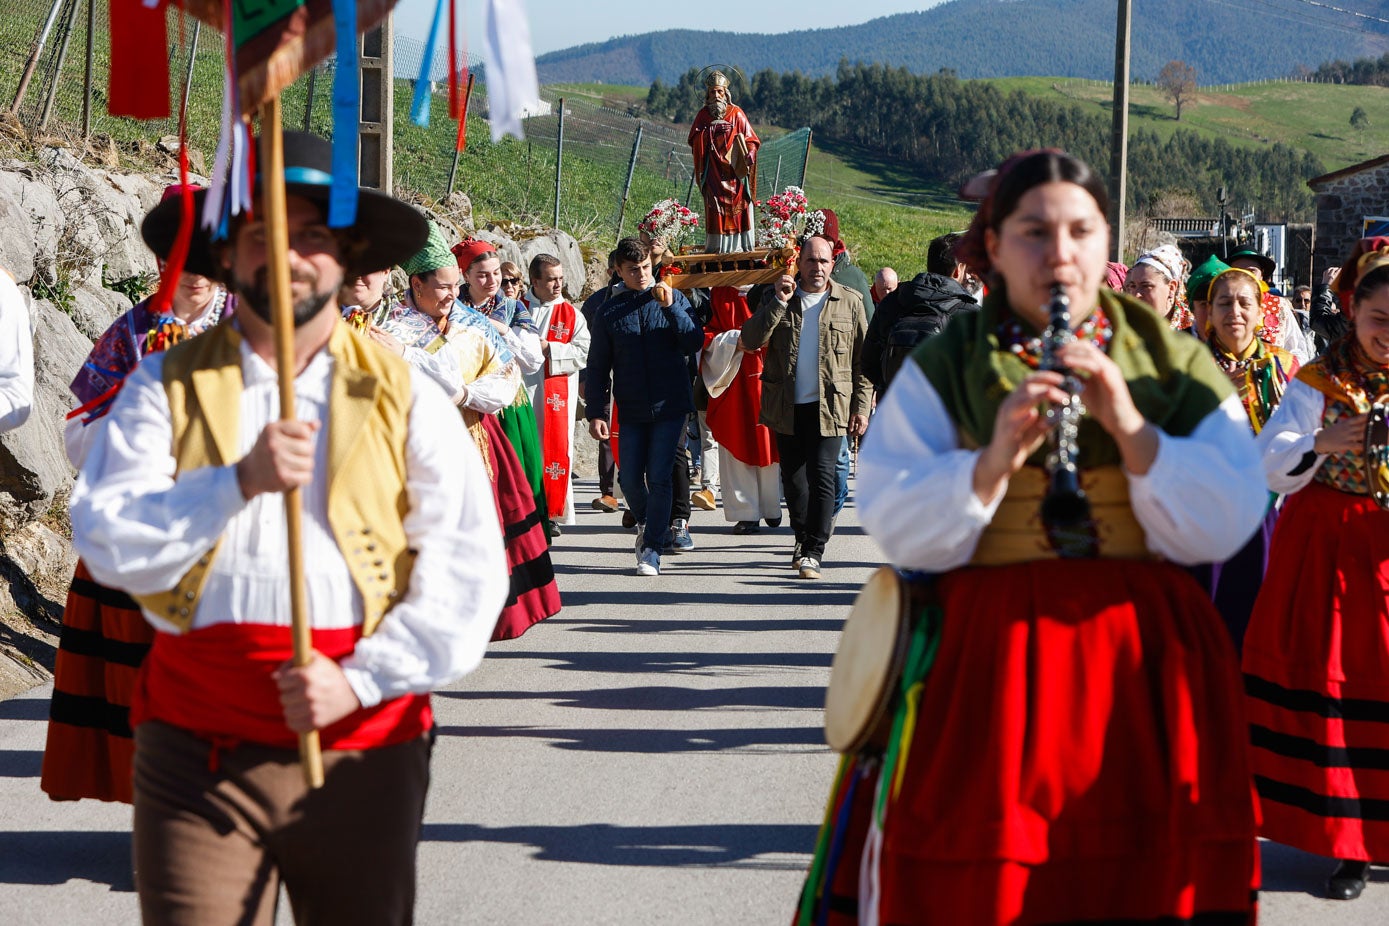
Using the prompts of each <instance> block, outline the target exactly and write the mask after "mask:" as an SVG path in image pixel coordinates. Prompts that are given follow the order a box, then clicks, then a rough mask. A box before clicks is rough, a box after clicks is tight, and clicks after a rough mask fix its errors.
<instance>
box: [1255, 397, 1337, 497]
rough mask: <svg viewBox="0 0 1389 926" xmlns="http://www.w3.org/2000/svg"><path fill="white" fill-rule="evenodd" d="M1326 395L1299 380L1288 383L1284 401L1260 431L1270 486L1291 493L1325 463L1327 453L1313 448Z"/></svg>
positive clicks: (1258, 444) (1258, 443) (1261, 446)
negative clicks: (1318, 451)
mask: <svg viewBox="0 0 1389 926" xmlns="http://www.w3.org/2000/svg"><path fill="white" fill-rule="evenodd" d="M1325 407H1326V397H1325V396H1323V395H1322V394H1321V392H1319V391H1318V390H1317V389H1316V388H1315V387H1313V386H1309V385H1308V384H1306V383H1304V382H1303V381H1302V380H1300V379H1294V380H1293V381H1292V382H1290V383H1288V389H1287V391H1286V392H1284V393H1283V401H1282V402H1281V403H1279V405H1278V408H1277V409H1275V410H1274V412H1273V415H1272V416H1271V417H1270V418H1269V419H1268V424H1265V425H1264V429H1263V430H1262V431H1260V432H1259V437H1258V440H1257V446H1258V448H1259V454H1260V456H1261V457H1262V458H1263V464H1264V472H1265V473H1266V474H1267V476H1268V484H1269V488H1271V489H1273V491H1275V492H1278V493H1279V494H1281V495H1291V494H1292V493H1294V492H1296V491H1298V490H1299V489H1301V488H1303V487H1305V486H1306V485H1307V483H1309V482H1311V481H1312V477H1313V476H1315V475H1316V474H1317V470H1318V469H1320V468H1321V465H1322V464H1323V463H1325V462H1326V457H1327V454H1324V453H1317V452H1316V451H1315V450H1313V449H1312V445H1313V443H1315V441H1316V439H1317V432H1319V431H1320V430H1321V421H1322V412H1323V411H1324V409H1325Z"/></svg>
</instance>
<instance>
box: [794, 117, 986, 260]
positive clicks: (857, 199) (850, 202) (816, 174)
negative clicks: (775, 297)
mask: <svg viewBox="0 0 1389 926" xmlns="http://www.w3.org/2000/svg"><path fill="white" fill-rule="evenodd" d="M805 188H806V197H807V198H808V199H809V200H810V205H811V207H812V208H825V207H828V208H830V209H833V210H834V211H835V214H836V215H838V216H839V229H840V235H841V237H842V238H843V239H844V243H845V244H846V245H848V247H849V252H850V254H851V255H852V256H853V258H854V262H855V263H857V264H858V265H859V266H860V267H861V268H863V271H864V272H865V273H867V274H868V275H869V277H870V278H871V277H872V275H873V274H874V273H875V272H876V271H877V270H878V268H880V267H893V268H895V269H896V270H897V271H898V274H899V275H902V276H907V277H909V276H911V275H913V274H916V273H919V272H921V271H922V270H924V269H925V268H926V245H927V244H929V243H930V241H931V239H932V238H934V237H936V236H937V235H942V234H944V233H946V232H948V231H959V230H961V229H963V228H964V227H965V226H966V225H968V224H969V220H970V216H972V215H973V214H974V207H973V205H972V204H969V203H963V202H960V201H959V200H958V199H956V198H955V195H954V191H952V190H946V189H943V188H941V187H938V186H934V185H928V184H923V183H921V182H920V181H919V180H918V179H917V178H915V177H914V176H912V175H911V174H910V173H908V172H905V171H903V170H902V168H901V166H900V165H897V164H894V163H892V162H887V161H883V160H881V159H877V158H874V157H872V156H871V155H865V154H863V153H862V152H859V151H856V150H855V149H853V148H850V147H847V146H845V147H839V146H827V145H822V144H814V145H812V147H811V151H810V159H809V160H808V161H807V164H806V180H805Z"/></svg>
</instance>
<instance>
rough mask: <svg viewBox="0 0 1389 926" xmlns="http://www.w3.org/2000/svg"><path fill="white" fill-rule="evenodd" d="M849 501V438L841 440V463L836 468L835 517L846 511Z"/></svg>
mask: <svg viewBox="0 0 1389 926" xmlns="http://www.w3.org/2000/svg"><path fill="white" fill-rule="evenodd" d="M848 500H849V438H847V437H844V438H840V441H839V461H838V462H837V463H836V464H835V466H834V515H835V517H838V516H839V512H841V511H843V510H844V503H845V502H847V501H848Z"/></svg>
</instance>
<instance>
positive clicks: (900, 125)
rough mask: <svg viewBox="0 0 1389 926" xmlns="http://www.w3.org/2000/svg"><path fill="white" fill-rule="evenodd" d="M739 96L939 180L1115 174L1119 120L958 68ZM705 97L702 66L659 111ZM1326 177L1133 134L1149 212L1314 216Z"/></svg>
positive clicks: (763, 86) (1281, 151)
mask: <svg viewBox="0 0 1389 926" xmlns="http://www.w3.org/2000/svg"><path fill="white" fill-rule="evenodd" d="M731 89H732V91H733V99H734V101H735V102H736V103H737V104H738V105H739V106H741V107H742V108H743V109H744V111H745V112H747V114H748V118H750V119H751V120H752V121H753V122H755V123H762V124H772V125H791V126H799V125H808V126H810V127H811V128H812V129H813V130H814V132H815V135H816V138H818V139H825V140H829V141H831V142H835V143H839V144H843V145H849V146H852V147H856V148H859V149H862V150H863V151H864V152H865V153H872V154H875V155H881V156H885V157H888V158H891V159H894V160H899V161H901V162H902V163H903V164H905V165H908V166H910V167H912V168H914V169H916V170H918V171H919V172H920V174H921V176H922V177H923V178H924V179H926V180H929V181H935V182H938V183H942V184H946V185H950V186H958V185H959V184H961V183H963V182H964V181H965V180H966V179H968V178H969V177H971V176H973V175H974V174H976V173H978V172H979V171H981V170H985V169H987V168H990V167H993V166H995V165H997V164H998V163H999V162H1000V161H1002V160H1003V159H1004V158H1006V157H1007V156H1008V155H1010V154H1012V153H1013V152H1015V151H1020V150H1026V149H1029V148H1039V147H1056V148H1064V149H1066V150H1067V151H1070V152H1071V153H1072V154H1075V155H1076V156H1077V157H1080V158H1082V159H1084V160H1085V161H1086V162H1087V163H1089V164H1090V165H1091V166H1092V167H1094V168H1095V169H1096V170H1097V171H1099V172H1100V173H1101V174H1107V173H1108V165H1109V136H1110V122H1109V120H1108V119H1107V118H1105V117H1103V116H1098V115H1094V114H1092V113H1088V112H1086V111H1085V110H1083V109H1081V108H1080V107H1079V106H1076V105H1067V104H1059V103H1055V102H1052V101H1049V100H1044V99H1041V98H1038V97H1035V96H1029V95H1028V94H1026V93H1024V92H1022V91H1020V90H1019V91H1014V92H1012V93H1004V92H1002V91H1001V90H999V89H998V88H997V87H995V86H993V85H991V84H987V83H983V82H978V81H961V80H960V79H958V78H957V77H956V76H955V74H954V73H953V72H950V71H945V70H943V71H941V72H940V73H937V74H931V75H918V74H913V73H911V72H910V71H908V70H907V69H906V68H886V67H883V66H882V65H876V64H874V65H865V64H854V65H850V64H849V63H848V62H847V61H841V62H840V65H839V71H838V73H837V74H836V75H835V77H833V78H831V77H819V78H811V77H807V76H805V75H804V74H801V73H799V72H792V73H789V74H786V73H783V74H778V73H775V72H773V71H770V70H766V71H759V72H758V73H756V74H754V75H753V77H752V79H751V81H748V80H746V79H744V78H743V76H742V75H741V74H737V73H735V74H734V75H733V78H732V86H731ZM703 101H704V87H703V83H702V81H701V80H700V78H699V71H698V70H697V69H693V68H692V69H690V70H689V71H687V72H686V73H685V74H683V75H681V77H680V79H679V81H677V82H676V83H675V84H674V85H673V86H672V85H667V84H665V83H663V82H662V81H660V80H657V81H655V82H654V83H653V84H652V85H651V88H650V90H649V92H648V94H647V109H648V111H649V112H651V113H652V114H657V115H664V116H667V117H669V118H671V119H673V120H674V121H676V122H679V123H688V122H689V121H690V120H692V119H693V118H694V116H695V114H696V113H697V112H698V111H699V108H700V107H701V106H702V105H703ZM1324 173H1326V170H1325V168H1324V167H1323V166H1322V164H1321V162H1320V161H1319V160H1318V159H1317V158H1315V157H1314V156H1312V155H1311V154H1309V153H1307V152H1305V151H1300V150H1297V149H1294V148H1291V147H1288V146H1286V145H1282V144H1275V145H1272V146H1270V147H1260V148H1253V147H1239V146H1235V145H1232V144H1230V143H1229V142H1227V141H1225V140H1224V139H1220V138H1215V139H1211V138H1205V137H1203V136H1201V135H1198V134H1197V133H1195V132H1189V131H1183V130H1178V131H1176V132H1174V133H1173V134H1172V136H1171V137H1170V138H1169V139H1167V140H1163V139H1161V138H1159V137H1158V135H1157V134H1156V133H1154V132H1145V131H1140V132H1136V133H1133V134H1131V135H1130V137H1129V177H1128V200H1129V202H1128V208H1129V209H1130V210H1133V211H1135V213H1136V214H1141V213H1145V212H1147V211H1148V210H1149V208H1150V207H1151V206H1152V205H1153V204H1154V203H1155V202H1157V201H1159V200H1161V199H1163V198H1168V199H1170V198H1171V194H1173V193H1185V194H1187V195H1188V196H1189V197H1190V198H1191V199H1194V200H1195V201H1196V202H1198V203H1200V205H1201V207H1202V208H1203V209H1204V210H1206V211H1207V212H1208V213H1209V214H1212V215H1213V214H1215V213H1216V210H1217V208H1218V207H1217V204H1216V190H1217V189H1218V188H1219V187H1221V186H1225V187H1227V188H1228V190H1229V193H1230V203H1231V205H1232V207H1239V208H1243V207H1244V206H1245V205H1246V204H1250V205H1253V206H1254V207H1255V209H1256V212H1257V214H1258V217H1259V221H1310V220H1311V219H1312V217H1313V215H1314V212H1315V204H1314V200H1313V197H1312V194H1311V191H1310V190H1309V189H1308V188H1307V184H1306V181H1307V180H1309V179H1310V178H1312V177H1316V176H1318V175H1320V174H1324Z"/></svg>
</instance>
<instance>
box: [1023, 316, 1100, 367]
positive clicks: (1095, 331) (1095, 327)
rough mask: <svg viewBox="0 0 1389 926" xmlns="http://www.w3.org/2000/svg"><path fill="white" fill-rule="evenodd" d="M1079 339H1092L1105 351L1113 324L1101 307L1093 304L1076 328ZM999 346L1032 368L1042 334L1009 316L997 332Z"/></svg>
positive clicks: (1036, 361) (1037, 363)
mask: <svg viewBox="0 0 1389 926" xmlns="http://www.w3.org/2000/svg"><path fill="white" fill-rule="evenodd" d="M1075 336H1076V340H1078V341H1093V342H1094V344H1095V346H1096V347H1098V348H1099V349H1100V350H1102V351H1105V352H1108V350H1109V342H1110V341H1111V340H1113V338H1114V325H1113V323H1111V322H1110V320H1109V316H1108V315H1106V314H1105V313H1104V309H1102V308H1100V307H1099V306H1095V311H1093V312H1091V313H1090V317H1089V318H1087V319H1085V321H1083V322H1081V323H1080V324H1079V325H1077V326H1076V328H1075ZM998 342H999V347H1001V348H1002V349H1003V350H1006V351H1008V352H1009V353H1011V354H1012V355H1013V356H1015V357H1017V358H1018V359H1019V360H1021V361H1022V362H1023V363H1025V364H1027V365H1028V366H1029V367H1031V368H1032V369H1034V370H1036V369H1039V368H1040V367H1041V365H1042V336H1041V335H1040V334H1033V333H1031V332H1030V331H1028V330H1027V329H1026V328H1025V327H1023V323H1022V320H1021V319H1019V318H1018V317H1017V316H1016V315H1011V314H1010V315H1009V316H1008V319H1007V320H1006V321H1005V322H1004V323H1003V325H1002V326H1001V327H1000V328H999V331H998Z"/></svg>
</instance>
